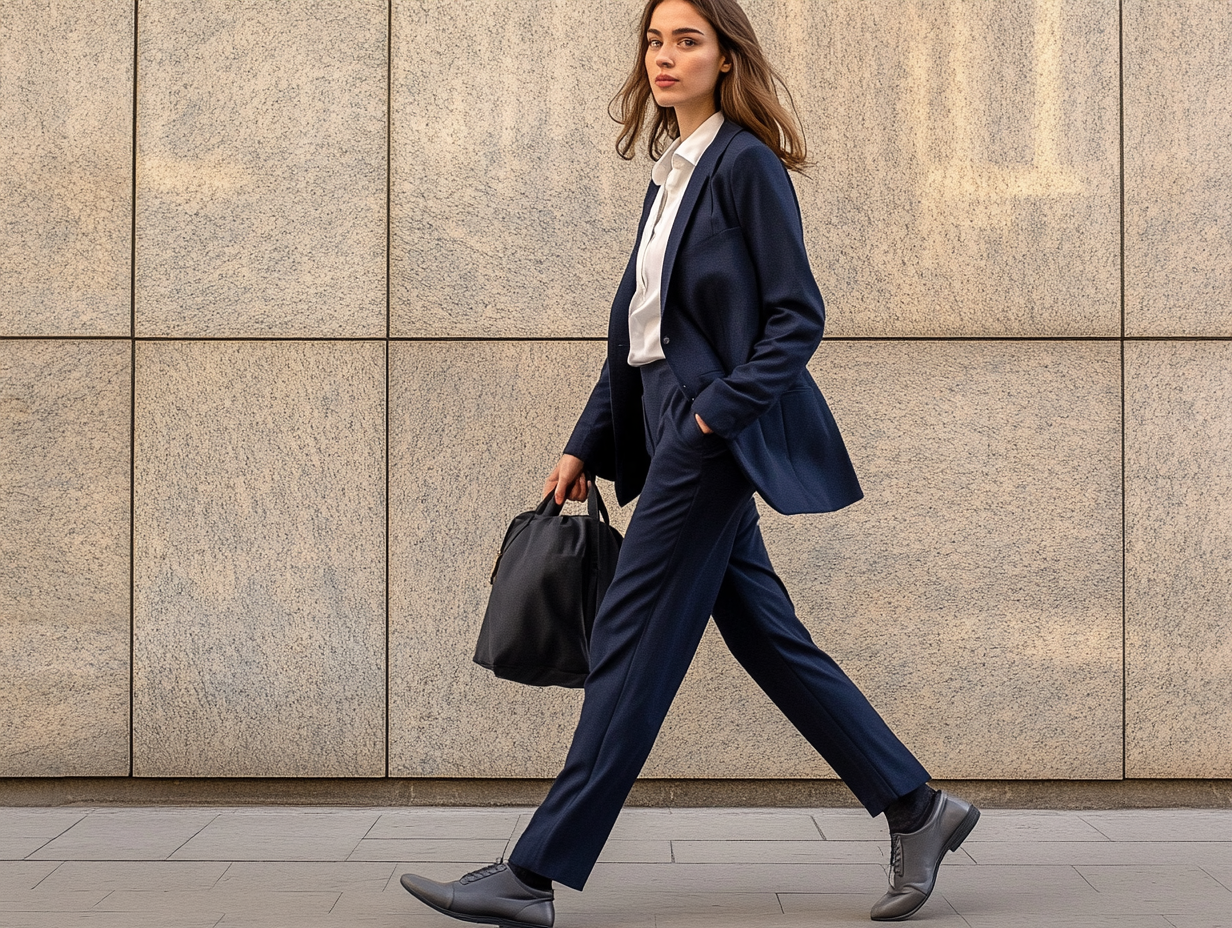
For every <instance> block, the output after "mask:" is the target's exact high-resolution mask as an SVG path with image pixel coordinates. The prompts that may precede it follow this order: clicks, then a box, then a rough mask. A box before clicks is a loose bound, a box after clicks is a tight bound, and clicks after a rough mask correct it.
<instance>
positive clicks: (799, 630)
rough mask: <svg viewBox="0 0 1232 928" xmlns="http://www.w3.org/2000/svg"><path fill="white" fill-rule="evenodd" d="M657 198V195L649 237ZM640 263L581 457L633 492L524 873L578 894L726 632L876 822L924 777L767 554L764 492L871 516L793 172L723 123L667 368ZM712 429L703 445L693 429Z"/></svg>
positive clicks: (687, 227)
mask: <svg viewBox="0 0 1232 928" xmlns="http://www.w3.org/2000/svg"><path fill="white" fill-rule="evenodd" d="M657 192H658V189H657V187H655V186H654V185H653V184H652V185H651V188H650V190H649V192H648V193H647V196H646V203H645V206H644V208H643V211H642V223H641V226H639V230H638V237H639V240H640V237H641V231H642V228H643V227H644V226H645V223H646V219H647V214H648V213H649V209H650V206H651V204H652V203H653V201H654V198H655V195H656V193H657ZM636 255H637V248H636V246H635V248H634V254H633V257H632V258H631V259H630V262H629V267H628V269H627V270H626V272H625V276H624V280H623V281H622V283H621V285H620V289H619V290H618V291H617V294H616V298H615V300H614V301H613V304H612V314H611V322H610V325H609V329H608V358H607V361H606V363H605V364H604V366H603V371H602V373H601V375H600V378H599V382H598V383H597V384H596V386H595V388H594V390H593V391H592V393H591V396H590V399H589V401H588V402H587V404H586V408H585V410H584V411H583V413H582V415H581V417H580V419H579V421H578V424H577V427H576V428H575V429H574V432H573V436H572V438H571V439H570V441H569V443H568V445H567V446H566V451H567V452H568V453H570V454H574V455H576V456H578V457H579V458H581V459H582V460H584V461H585V462H586V464H587V467H588V469H589V470H590V471H591V472H593V473H595V474H597V475H599V476H603V477H608V478H610V479H612V480H614V481H615V483H616V493H617V496H618V498H619V500H620V502H621V503H622V504H624V503H626V502H628V501H629V500H631V499H632V498H633V497H635V496H637V497H639V499H638V504H637V510H636V511H635V512H634V514H633V518H632V519H631V521H630V523H629V529H628V532H627V533H626V536H625V542H624V545H623V546H622V548H621V552H620V560H619V562H618V564H617V569H616V574H615V576H614V578H613V580H612V583H611V586H610V587H609V588H608V592H607V594H606V596H605V597H604V600H603V603H602V605H601V606H600V609H599V613H598V615H597V616H596V617H595V623H594V630H593V632H592V637H591V654H590V674H589V676H588V677H587V680H586V698H585V701H584V703H583V706H582V713H581V717H580V718H579V720H578V727H577V731H576V733H575V734H574V739H573V744H572V745H571V747H570V749H569V755H568V758H567V759H566V761H565V767H564V769H563V770H562V771H561V773H560V775H559V776H558V777H557V778H556V781H555V782H554V783H553V785H552V789H551V790H550V791H549V793H548V796H547V798H546V799H545V800H544V802H543V804H542V805H541V806H540V807H539V809H538V811H537V812H536V813H535V816H534V817H533V818H532V820H531V822H530V825H529V826H528V828H527V830H526V832H525V833H524V834H523V835H522V837H521V839H520V840H519V841H518V844H517V847H516V848H515V849H514V852H513V854H512V855H511V856H510V859H511V861H512V862H513V863H515V864H517V865H518V866H521V867H525V868H527V869H529V870H532V871H534V872H536V873H539V874H541V875H543V876H546V877H549V878H550V879H553V880H556V881H558V882H561V883H564V884H565V885H567V886H571V887H574V888H575V889H581V888H582V887H583V885H584V884H585V882H586V879H587V877H588V876H589V874H590V872H591V869H592V868H593V867H594V863H595V860H596V859H597V858H598V856H599V853H600V851H601V850H602V848H603V845H604V843H605V842H606V840H607V836H608V834H609V833H610V832H611V829H612V826H613V825H614V824H615V822H616V818H617V816H618V815H619V813H620V809H621V807H622V806H623V804H624V800H625V798H626V796H627V795H628V791H629V789H630V788H631V787H632V785H633V782H634V781H635V779H636V778H637V775H638V773H639V772H640V771H641V769H642V765H643V764H644V763H645V760H646V757H647V755H648V754H649V753H650V750H651V748H652V747H653V746H654V741H655V738H656V736H657V735H658V732H659V729H660V727H661V725H662V723H663V719H664V718H665V716H666V714H667V711H668V709H669V708H670V706H671V703H672V700H673V699H674V697H675V695H676V692H677V690H678V689H679V687H680V684H681V682H682V681H683V679H684V675H685V673H686V672H687V671H688V668H689V664H690V663H691V662H692V659H693V655H694V653H695V652H696V650H697V646H698V643H699V642H700V640H701V636H702V633H703V632H704V631H705V628H706V623H707V621H708V619H709V618H710V616H712V615H713V617H714V621H715V624H716V626H717V627H718V629H719V632H720V633H721V634H722V636H723V639H724V641H725V642H726V643H727V645H728V647H729V648H730V649H731V651H732V654H733V655H734V656H735V657H736V659H737V660H738V661H739V662H740V664H741V665H742V666H743V667H744V668H745V669H746V670H747V671H748V672H749V674H750V675H751V676H752V677H753V679H754V680H756V682H757V683H758V685H759V686H761V688H762V689H763V690H765V692H766V693H767V694H768V695H769V696H770V698H771V699H772V700H773V701H774V703H775V704H776V705H777V706H778V707H779V708H780V709H781V710H782V711H783V713H784V714H785V715H786V716H787V717H788V718H789V719H790V720H791V722H792V723H793V724H794V725H795V726H796V728H797V729H799V730H800V732H801V734H803V735H804V737H805V738H807V739H808V740H809V742H810V743H811V744H812V745H813V746H814V747H815V748H816V749H817V750H818V751H819V752H820V753H821V754H822V756H824V757H825V759H826V760H827V761H828V762H829V763H830V765H831V766H832V767H833V768H834V770H835V771H836V772H837V773H838V774H839V776H841V777H842V778H843V780H844V781H845V782H846V783H847V785H848V786H849V787H850V788H851V789H852V791H853V792H854V793H855V795H856V797H857V798H858V799H859V800H860V802H861V803H862V804H863V805H864V806H865V808H867V809H868V811H869V812H870V813H871V814H874V815H876V814H878V813H880V812H881V811H882V810H884V809H885V807H886V806H887V805H888V804H889V803H890V802H892V801H893V800H894V799H896V798H898V797H900V796H903V795H906V794H907V793H909V792H911V791H912V790H913V789H915V788H916V787H918V786H919V785H920V784H921V783H923V782H925V781H926V780H927V779H928V773H927V772H926V771H925V770H924V768H923V767H922V766H920V764H919V762H918V761H917V760H916V759H915V757H914V756H912V754H911V752H910V751H908V750H907V749H906V748H905V747H904V746H903V745H902V744H901V742H899V740H898V739H897V738H895V736H894V734H893V733H892V732H891V731H890V730H889V728H888V727H887V726H886V724H885V723H884V722H883V721H882V719H881V717H880V716H879V715H878V714H877V712H876V710H874V709H873V707H872V706H871V705H869V703H868V701H867V700H866V699H865V698H864V696H863V694H861V693H860V691H859V689H858V688H857V687H856V686H855V684H854V683H852V682H851V680H850V679H848V677H847V676H846V675H845V674H844V673H843V672H842V670H840V669H839V667H838V666H837V665H836V664H835V663H834V661H833V660H831V659H830V658H829V657H828V656H826V655H825V654H824V653H822V652H821V651H820V650H819V649H818V648H817V646H816V645H815V644H814V643H813V641H812V638H811V637H810V636H809V633H808V631H807V630H806V629H805V628H804V626H803V625H802V624H801V623H800V620H799V619H798V618H797V617H796V614H795V609H794V607H793V606H792V603H791V599H790V597H789V596H788V594H787V590H786V589H785V588H784V586H783V584H782V582H781V581H780V580H779V578H778V576H777V575H776V574H775V572H774V568H773V566H772V565H771V563H770V558H769V555H768V554H767V553H766V548H765V545H764V544H763V542H762V537H761V530H760V527H759V523H758V513H757V507H756V504H755V503H754V501H753V493H754V491H756V492H758V493H760V494H761V496H762V497H763V499H765V500H766V502H767V503H769V504H770V505H771V506H773V507H774V508H775V509H777V510H778V511H780V512H783V513H799V512H827V511H832V510H834V509H838V508H841V507H842V506H846V505H849V504H850V503H852V502H855V501H856V500H858V499H860V497H861V492H860V487H859V484H858V482H857V481H856V476H855V472H854V471H853V469H852V467H851V461H850V459H849V458H848V456H847V452H846V449H845V448H844V447H843V442H842V439H841V438H840V436H839V434H838V429H837V427H836V426H835V424H834V419H833V417H832V416H831V415H830V411H829V409H828V407H827V406H826V403H825V400H824V399H823V398H822V396H821V392H820V391H819V390H818V389H817V386H816V384H814V383H813V380H812V378H811V377H810V376H809V374H808V371H807V370H806V367H805V366H806V364H807V363H808V360H809V358H810V357H811V356H812V354H813V352H814V351H815V350H816V349H817V346H818V343H819V342H820V340H821V335H822V328H823V325H824V321H825V311H824V308H823V304H822V299H821V294H820V292H819V291H818V289H817V285H816V283H815V281H814V280H813V275H812V271H811V270H810V267H809V263H808V257H807V255H806V254H805V249H804V236H803V231H802V226H801V219H800V211H799V206H798V204H797V202H796V198H795V191H794V189H793V187H792V184H791V180H790V178H789V177H788V175H787V172H786V170H785V169H784V168H783V165H782V164H781V162H780V161H779V160H778V158H777V157H776V156H775V155H774V153H773V152H771V151H770V149H769V148H767V147H766V146H765V145H764V144H762V143H761V142H760V141H759V140H758V139H757V138H756V137H755V136H753V135H752V134H751V133H749V132H747V131H745V130H743V129H741V128H740V127H739V126H738V125H736V124H735V123H733V122H731V121H728V122H726V123H724V125H723V126H722V128H721V129H720V131H719V133H718V135H717V137H716V138H715V140H714V142H712V143H711V145H710V147H709V148H708V149H707V150H706V153H705V155H704V156H703V157H702V158H701V160H700V161H699V163H698V165H697V167H696V168H695V169H694V172H693V176H692V178H691V179H690V181H689V185H688V188H687V190H686V193H685V196H684V199H683V200H682V202H681V205H680V211H679V213H678V214H677V217H676V220H675V224H674V225H673V227H672V233H671V236H670V237H669V239H668V244H667V249H666V253H665V257H664V264H663V279H662V287H661V293H663V294H664V297H663V306H662V317H661V330H660V332H661V343H662V346H663V353H664V355H665V358H666V360H663V361H659V362H656V363H654V364H650V365H648V366H645V367H641V368H633V367H630V366H629V364H628V363H627V357H628V352H629V328H628V312H629V302H630V300H631V299H632V298H633V295H634V290H635V262H636ZM695 415H700V416H701V417H702V419H703V420H704V421H705V423H706V424H707V425H708V426H709V427H711V428H712V429H713V430H714V432H713V433H712V434H704V433H703V432H702V430H701V429H700V428H699V427H698V425H697V422H696V420H695V418H694V416H695Z"/></svg>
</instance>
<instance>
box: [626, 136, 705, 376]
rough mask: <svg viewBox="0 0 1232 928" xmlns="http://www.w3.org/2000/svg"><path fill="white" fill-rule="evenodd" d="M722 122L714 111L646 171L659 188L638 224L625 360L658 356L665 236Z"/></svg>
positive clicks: (641, 361)
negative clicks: (639, 231) (643, 222)
mask: <svg viewBox="0 0 1232 928" xmlns="http://www.w3.org/2000/svg"><path fill="white" fill-rule="evenodd" d="M723 123H724V119H723V114H722V113H715V114H714V115H713V116H711V117H710V118H709V119H707V120H706V121H705V122H704V123H702V124H701V125H700V126H698V127H697V129H696V130H695V131H694V132H693V134H692V135H690V136H689V137H688V138H687V139H684V140H683V141H681V140H680V139H676V141H674V142H673V143H672V145H671V147H670V148H668V150H667V151H665V152H664V153H663V157H661V158H660V159H659V160H658V161H657V162H655V166H654V171H653V172H652V173H651V177H652V178H653V180H654V182H655V183H656V184H658V185H659V193H658V195H657V196H656V197H655V201H654V205H653V206H651V208H650V217H649V218H648V219H647V220H646V227H645V228H644V229H643V230H642V239H641V242H640V243H639V244H638V249H637V290H636V292H635V293H634V294H633V299H632V300H631V301H630V302H629V365H630V366H631V367H642V366H644V365H646V364H650V363H652V362H654V361H662V360H663V346H662V345H661V344H660V343H659V323H660V320H661V319H662V316H663V300H662V293H661V292H660V290H661V288H662V283H663V258H664V255H665V253H666V251H667V240H668V239H669V238H671V234H672V225H673V224H674V223H675V222H676V213H678V212H679V211H680V201H681V200H682V199H684V192H685V190H686V189H688V186H689V180H690V179H691V178H692V177H693V169H694V168H695V167H697V163H698V162H699V161H701V160H702V155H704V154H705V153H706V149H707V148H709V147H710V143H711V142H713V141H714V139H715V136H717V135H718V134H719V129H720V128H722V126H723Z"/></svg>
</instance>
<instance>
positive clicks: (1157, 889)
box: [0, 808, 1232, 928]
mask: <svg viewBox="0 0 1232 928" xmlns="http://www.w3.org/2000/svg"><path fill="white" fill-rule="evenodd" d="M528 818H529V814H528V811H527V810H525V809H520V810H519V809H512V810H508V809H497V810H493V809H301V808H277V809H264V808H261V809H258V808H244V809H217V808H174V809H170V808H134V809H111V808H107V809H84V808H83V809H78V808H57V809H0V926H2V928H61V926H71V925H89V926H94V928H215V926H218V928H239V926H250V928H284V926H285V928H327V926H328V928H429V926H435V928H451V926H453V925H460V924H462V923H460V922H455V921H453V920H452V919H448V918H445V917H443V916H440V915H437V914H435V913H433V912H431V911H429V910H428V909H426V908H424V907H423V906H421V905H420V904H419V903H417V902H416V901H415V900H413V899H412V898H411V897H410V896H408V895H407V894H406V893H405V892H404V891H403V890H402V888H401V887H400V886H399V885H398V876H399V875H401V874H402V873H403V872H405V871H407V870H415V871H418V872H420V873H425V874H428V875H431V876H435V877H438V878H454V877H456V876H458V875H460V874H461V873H462V872H464V871H466V870H469V869H473V868H474V867H477V866H480V865H482V864H484V863H489V862H491V861H492V860H494V859H496V858H498V857H501V856H503V855H504V854H506V853H507V852H508V851H509V849H510V848H511V847H512V843H513V841H514V840H515V839H516V837H517V835H518V834H519V832H520V829H521V828H523V827H524V826H525V823H526V821H527V819H528ZM886 861H887V838H886V833H885V828H884V825H883V824H882V820H880V819H878V820H870V819H869V818H868V817H867V816H866V815H865V814H864V813H863V812H860V811H851V810H833V809H831V810H826V809H822V810H796V809H741V810H734V809H672V810H668V809H630V810H627V811H626V812H625V814H624V815H623V816H622V817H621V819H620V822H619V823H618V825H617V827H616V831H615V833H614V834H613V835H612V840H611V842H610V843H609V844H608V847H607V850H606V852H605V854H604V857H603V859H602V861H601V862H600V864H599V866H598V868H596V870H595V873H594V875H593V877H592V878H591V882H590V884H589V885H588V887H587V890H586V892H585V893H576V892H573V891H571V890H567V889H566V890H560V891H558V893H557V922H556V923H557V925H558V926H559V928H601V926H602V928H606V926H613V928H615V926H628V928H677V926H678V928H727V926H732V928H736V926H738V928H805V926H808V928H813V926H830V925H861V926H867V925H871V924H873V923H872V922H870V921H869V920H868V909H869V906H871V905H872V903H873V902H874V901H875V900H876V899H877V898H878V897H879V896H880V894H881V892H882V891H883V890H884V887H885V882H886V874H885V866H886ZM914 921H916V922H919V923H921V924H927V925H932V926H937V928H941V926H951V925H952V926H961V928H1029V926H1032V928H1033V926H1041V928H1232V812H1226V811H1217V812H1211V811H1125V812H1004V811H986V812H985V813H984V817H983V818H982V819H981V820H980V824H979V826H978V827H977V828H976V830H975V831H974V832H973V833H972V835H971V837H970V838H969V839H968V840H967V843H966V844H964V845H963V848H962V851H960V852H959V853H957V854H952V855H950V857H949V859H948V862H947V863H946V865H945V866H943V868H942V870H941V876H940V879H939V881H938V887H937V891H936V892H935V893H934V894H933V897H932V899H931V900H930V901H929V903H928V905H927V906H925V907H924V909H923V910H922V911H921V913H920V914H919V915H918V916H916V919H915V920H914Z"/></svg>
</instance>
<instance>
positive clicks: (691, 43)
mask: <svg viewBox="0 0 1232 928" xmlns="http://www.w3.org/2000/svg"><path fill="white" fill-rule="evenodd" d="M680 44H681V45H683V46H684V47H685V48H692V47H693V46H694V45H696V44H697V43H696V42H695V41H693V40H692V39H685V40H684V41H683V42H681V43H680Z"/></svg>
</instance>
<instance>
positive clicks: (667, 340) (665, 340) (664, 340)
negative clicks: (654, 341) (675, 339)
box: [663, 338, 672, 345]
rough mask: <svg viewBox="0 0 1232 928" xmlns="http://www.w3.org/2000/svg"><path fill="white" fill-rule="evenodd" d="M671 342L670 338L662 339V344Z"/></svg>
mask: <svg viewBox="0 0 1232 928" xmlns="http://www.w3.org/2000/svg"><path fill="white" fill-rule="evenodd" d="M671 343H672V340H671V339H670V338H665V339H663V344H665V345H670V344H671Z"/></svg>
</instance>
